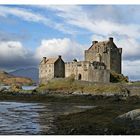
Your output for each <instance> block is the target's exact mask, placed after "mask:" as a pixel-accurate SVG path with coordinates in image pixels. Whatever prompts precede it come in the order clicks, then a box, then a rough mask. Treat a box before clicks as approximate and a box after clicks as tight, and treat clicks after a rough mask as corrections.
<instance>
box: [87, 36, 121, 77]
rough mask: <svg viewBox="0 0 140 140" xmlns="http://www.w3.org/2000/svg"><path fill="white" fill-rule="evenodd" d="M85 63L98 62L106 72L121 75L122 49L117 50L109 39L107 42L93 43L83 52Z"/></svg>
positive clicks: (111, 39)
mask: <svg viewBox="0 0 140 140" xmlns="http://www.w3.org/2000/svg"><path fill="white" fill-rule="evenodd" d="M85 61H90V62H93V61H98V62H102V63H104V64H105V66H106V69H107V70H111V71H115V72H116V73H118V74H121V61H122V48H117V46H116V45H115V43H114V42H113V38H112V37H110V38H109V40H108V41H101V42H98V41H93V42H92V45H91V47H90V48H89V49H88V50H85Z"/></svg>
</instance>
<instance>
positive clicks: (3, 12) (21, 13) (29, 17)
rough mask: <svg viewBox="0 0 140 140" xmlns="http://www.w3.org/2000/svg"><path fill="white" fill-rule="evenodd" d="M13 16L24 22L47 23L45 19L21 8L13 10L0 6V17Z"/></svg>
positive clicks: (12, 8)
mask: <svg viewBox="0 0 140 140" xmlns="http://www.w3.org/2000/svg"><path fill="white" fill-rule="evenodd" d="M9 15H14V16H17V17H19V18H21V19H23V20H26V21H32V22H44V23H46V22H49V20H47V18H46V17H44V16H42V15H40V14H38V13H34V12H33V11H29V10H26V9H23V8H14V7H7V6H0V16H5V17H7V16H9Z"/></svg>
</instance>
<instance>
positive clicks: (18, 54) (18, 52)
mask: <svg viewBox="0 0 140 140" xmlns="http://www.w3.org/2000/svg"><path fill="white" fill-rule="evenodd" d="M36 64H37V62H36V60H35V59H34V56H33V53H32V52H30V51H29V50H28V49H25V48H24V46H23V45H22V43H21V42H19V41H0V68H5V69H6V68H7V69H15V68H20V67H28V66H34V65H36Z"/></svg>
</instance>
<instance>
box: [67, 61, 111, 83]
mask: <svg viewBox="0 0 140 140" xmlns="http://www.w3.org/2000/svg"><path fill="white" fill-rule="evenodd" d="M73 74H74V75H75V79H76V80H83V81H90V82H109V81H110V72H109V70H105V69H94V68H93V66H91V65H90V62H87V61H81V62H67V63H65V76H66V77H69V76H71V75H73ZM79 76H80V77H79ZM79 78H81V79H79Z"/></svg>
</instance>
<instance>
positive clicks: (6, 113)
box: [0, 102, 95, 135]
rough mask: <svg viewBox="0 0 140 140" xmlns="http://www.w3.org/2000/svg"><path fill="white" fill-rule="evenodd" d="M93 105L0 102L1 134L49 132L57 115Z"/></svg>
mask: <svg viewBox="0 0 140 140" xmlns="http://www.w3.org/2000/svg"><path fill="white" fill-rule="evenodd" d="M93 107H95V106H82V105H76V103H71V104H70V103H60V102H55V103H25V102H24V103H22V102H0V134H3V135H5V134H28V135H29V134H47V133H49V131H50V130H51V128H52V127H53V122H54V119H55V117H56V116H58V115H60V114H65V113H72V112H76V111H79V110H85V109H89V108H93ZM51 131H52V130H51Z"/></svg>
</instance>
